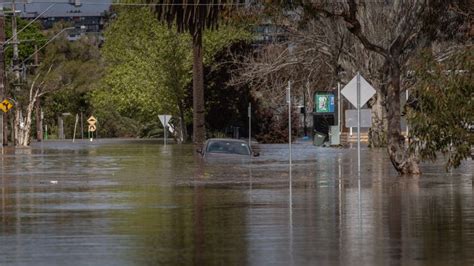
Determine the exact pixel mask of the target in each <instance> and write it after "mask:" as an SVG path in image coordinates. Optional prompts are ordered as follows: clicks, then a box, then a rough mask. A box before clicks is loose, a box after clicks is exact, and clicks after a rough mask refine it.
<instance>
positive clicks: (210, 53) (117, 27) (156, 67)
mask: <svg viewBox="0 0 474 266" xmlns="http://www.w3.org/2000/svg"><path fill="white" fill-rule="evenodd" d="M250 38H251V34H250V33H249V32H248V31H247V30H246V29H245V28H243V27H236V26H234V25H227V26H223V27H221V28H220V29H219V30H217V31H206V32H205V34H204V40H203V42H204V43H205V45H204V47H205V50H204V61H205V63H207V64H212V61H213V57H214V55H215V54H216V53H217V52H218V51H221V50H222V49H224V47H227V46H229V44H231V43H232V42H234V41H236V40H242V39H250ZM105 39H106V42H105V45H104V47H103V49H102V54H103V57H104V60H105V62H106V66H107V67H106V73H105V76H104V78H103V79H102V80H101V86H100V89H99V90H97V91H96V92H94V94H93V99H94V105H95V106H96V107H97V108H99V109H100V108H105V107H106V106H110V105H113V106H115V108H116V110H117V111H118V112H119V113H120V114H121V115H122V116H125V117H129V118H134V119H136V120H138V121H141V122H142V123H146V122H150V121H158V114H160V113H161V114H163V113H169V114H173V115H176V114H178V113H179V108H180V106H181V107H182V101H184V99H185V97H186V86H187V85H188V84H189V83H190V82H191V80H192V41H191V36H189V34H185V33H178V32H177V31H176V28H174V27H169V26H167V25H166V24H163V23H160V22H159V21H157V20H156V18H155V16H154V14H153V13H152V11H151V10H150V9H148V8H121V9H118V10H117V18H116V19H115V20H114V21H113V22H111V24H110V25H109V26H108V27H107V29H106V31H105Z"/></svg>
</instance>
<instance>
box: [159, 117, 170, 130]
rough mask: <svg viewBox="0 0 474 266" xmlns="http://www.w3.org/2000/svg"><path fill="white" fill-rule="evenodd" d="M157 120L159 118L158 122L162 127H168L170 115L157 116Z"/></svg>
mask: <svg viewBox="0 0 474 266" xmlns="http://www.w3.org/2000/svg"><path fill="white" fill-rule="evenodd" d="M158 118H160V122H161V124H163V127H169V126H170V120H171V115H158Z"/></svg>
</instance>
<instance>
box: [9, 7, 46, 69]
mask: <svg viewBox="0 0 474 266" xmlns="http://www.w3.org/2000/svg"><path fill="white" fill-rule="evenodd" d="M16 20H17V29H18V31H20V30H21V29H23V28H25V27H26V25H27V24H28V23H29V21H28V20H24V19H21V18H19V17H17V18H16ZM5 34H6V38H7V40H9V39H11V38H12V36H13V34H12V19H11V16H6V17H5ZM18 40H19V41H20V44H19V45H18V50H19V54H18V55H19V60H20V62H22V61H23V60H25V59H26V58H27V57H29V56H30V55H32V54H33V53H34V52H35V46H36V47H41V46H42V45H43V44H45V43H46V41H47V39H46V37H45V36H44V35H43V34H42V32H41V26H40V24H39V23H33V24H31V25H29V26H28V27H26V28H25V29H24V30H23V31H22V32H20V33H19V34H18ZM5 55H6V62H11V60H12V57H13V45H12V43H11V42H10V43H9V44H7V45H6V47H5ZM7 65H8V64H7Z"/></svg>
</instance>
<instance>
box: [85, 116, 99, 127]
mask: <svg viewBox="0 0 474 266" xmlns="http://www.w3.org/2000/svg"><path fill="white" fill-rule="evenodd" d="M96 122H97V119H96V118H95V117H94V116H91V117H89V119H87V123H89V125H95V123H96Z"/></svg>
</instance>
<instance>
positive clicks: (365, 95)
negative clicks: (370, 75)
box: [341, 75, 375, 108]
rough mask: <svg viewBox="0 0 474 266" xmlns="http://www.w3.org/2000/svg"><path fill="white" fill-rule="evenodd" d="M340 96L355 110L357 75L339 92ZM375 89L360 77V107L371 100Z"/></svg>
mask: <svg viewBox="0 0 474 266" xmlns="http://www.w3.org/2000/svg"><path fill="white" fill-rule="evenodd" d="M341 93H342V95H344V97H346V99H347V100H349V102H350V103H352V105H354V107H355V108H357V75H356V76H355V77H354V78H353V79H352V80H351V81H350V82H349V83H347V85H346V86H344V88H343V89H342V91H341ZM374 94H375V89H374V87H372V85H370V84H369V83H368V82H367V80H365V79H364V77H362V76H360V107H362V106H364V104H365V103H366V102H367V101H368V100H370V98H372V96H374Z"/></svg>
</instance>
